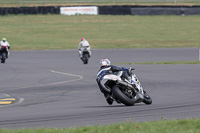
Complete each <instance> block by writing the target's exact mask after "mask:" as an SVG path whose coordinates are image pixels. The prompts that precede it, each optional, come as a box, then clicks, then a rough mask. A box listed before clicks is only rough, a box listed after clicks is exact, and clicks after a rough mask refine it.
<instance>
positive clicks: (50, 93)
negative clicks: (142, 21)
mask: <svg viewBox="0 0 200 133" xmlns="http://www.w3.org/2000/svg"><path fill="white" fill-rule="evenodd" d="M102 58H108V59H110V61H111V62H112V63H121V62H145V61H173V60H198V59H199V48H156V49H106V50H104V49H102V50H92V57H91V58H90V60H89V64H87V65H84V64H83V63H82V62H81V60H80V59H79V57H78V51H77V50H45V51H11V55H10V56H9V58H8V60H6V63H5V64H0V69H1V70H0V75H1V76H0V84H1V86H0V96H1V98H5V97H3V96H5V95H7V96H12V98H15V99H16V101H15V102H13V103H12V104H7V105H4V106H0V116H1V118H0V128H14V129H16V128H40V127H44V128H47V127H50V128H54V127H55V128H67V127H75V126H87V125H105V124H111V123H119V122H124V121H156V120H161V119H163V118H164V119H184V118H196V117H200V97H199V95H200V80H199V79H200V65H199V64H197V65H188V64H187V65H119V66H124V67H133V68H135V69H136V70H135V74H136V75H137V77H138V78H139V80H140V82H141V84H142V85H143V88H144V89H145V90H146V91H147V92H148V94H149V95H150V96H151V98H152V100H153V103H152V104H151V105H145V104H143V103H140V104H135V106H131V107H126V106H124V105H123V104H117V103H116V102H115V103H114V104H113V105H111V106H110V105H108V104H107V103H106V101H105V98H104V96H103V94H102V93H101V92H100V90H99V88H98V86H97V84H96V80H95V79H96V74H97V71H98V70H99V61H100V60H101V59H102Z"/></svg>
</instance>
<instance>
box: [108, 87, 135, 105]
mask: <svg viewBox="0 0 200 133" xmlns="http://www.w3.org/2000/svg"><path fill="white" fill-rule="evenodd" d="M112 92H113V95H114V97H115V98H116V99H118V100H119V101H120V102H121V103H123V104H124V105H126V106H133V105H134V104H135V99H134V98H129V97H128V96H126V95H125V94H124V93H123V91H121V90H120V88H119V86H118V85H114V86H113V87H112Z"/></svg>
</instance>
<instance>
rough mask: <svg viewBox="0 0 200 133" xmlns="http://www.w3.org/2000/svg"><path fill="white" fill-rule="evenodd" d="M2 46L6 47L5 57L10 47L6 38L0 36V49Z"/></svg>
mask: <svg viewBox="0 0 200 133" xmlns="http://www.w3.org/2000/svg"><path fill="white" fill-rule="evenodd" d="M2 46H6V47H7V48H8V49H7V50H8V54H7V55H6V57H7V58H8V55H9V49H10V44H9V43H8V41H7V40H6V38H5V37H4V38H2V41H0V49H1V47H2Z"/></svg>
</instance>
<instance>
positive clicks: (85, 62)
mask: <svg viewBox="0 0 200 133" xmlns="http://www.w3.org/2000/svg"><path fill="white" fill-rule="evenodd" d="M88 57H89V55H88V54H84V55H83V63H84V64H88Z"/></svg>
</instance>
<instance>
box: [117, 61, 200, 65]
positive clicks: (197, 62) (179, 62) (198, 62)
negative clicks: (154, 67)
mask: <svg viewBox="0 0 200 133" xmlns="http://www.w3.org/2000/svg"><path fill="white" fill-rule="evenodd" d="M114 64H126V65H134V64H200V61H159V62H153V61H152V62H123V63H114Z"/></svg>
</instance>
